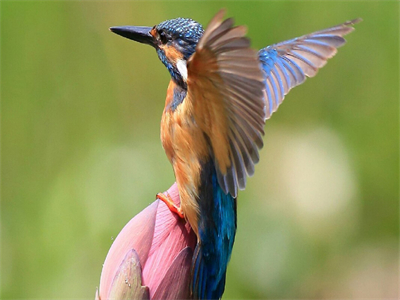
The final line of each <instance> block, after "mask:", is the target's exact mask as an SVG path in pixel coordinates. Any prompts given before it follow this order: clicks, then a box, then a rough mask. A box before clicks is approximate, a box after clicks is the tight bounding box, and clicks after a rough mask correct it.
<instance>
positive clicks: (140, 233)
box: [99, 201, 158, 300]
mask: <svg viewBox="0 0 400 300" xmlns="http://www.w3.org/2000/svg"><path fill="white" fill-rule="evenodd" d="M157 207H158V202H157V201H156V202H153V203H152V204H151V205H149V206H148V207H147V208H145V209H144V210H143V211H141V212H140V213H139V214H138V215H136V216H135V217H134V218H133V219H131V220H130V221H129V223H128V224H126V225H125V227H124V228H123V229H122V230H121V232H120V233H119V234H118V236H117V238H116V239H115V241H114V243H113V244H112V246H111V248H110V250H109V251H108V254H107V257H106V260H105V262H104V265H103V270H102V272H101V278H100V287H99V290H100V299H102V300H105V299H108V294H109V291H110V288H111V282H112V280H113V279H114V277H115V275H116V274H117V270H118V267H119V266H120V265H121V262H122V261H123V259H124V257H125V255H126V254H127V253H128V252H129V251H131V250H132V249H135V251H136V253H137V255H138V257H139V261H140V264H141V265H142V266H144V265H145V263H146V260H147V256H148V253H149V250H150V247H151V243H152V239H153V233H154V226H155V219H156V212H157Z"/></svg>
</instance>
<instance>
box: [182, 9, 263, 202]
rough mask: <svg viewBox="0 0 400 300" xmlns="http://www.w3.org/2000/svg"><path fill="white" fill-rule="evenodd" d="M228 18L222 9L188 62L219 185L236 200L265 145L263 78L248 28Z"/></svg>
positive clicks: (196, 109)
mask: <svg viewBox="0 0 400 300" xmlns="http://www.w3.org/2000/svg"><path fill="white" fill-rule="evenodd" d="M223 15H224V11H223V10H221V11H220V12H219V13H218V14H217V15H216V16H215V17H214V18H213V19H212V21H211V22H210V25H209V26H208V28H207V30H206V31H205V33H204V35H203V37H202V38H201V40H200V42H199V44H198V45H197V48H196V52H195V54H194V55H193V56H192V58H191V59H190V60H189V63H188V95H189V97H188V98H189V99H190V101H192V102H193V106H194V112H195V119H196V122H197V123H198V125H199V126H200V128H202V130H203V131H204V133H205V134H206V135H207V136H208V137H209V140H210V143H211V148H212V153H211V155H212V157H213V159H214V162H215V165H216V169H217V176H218V182H219V184H220V186H221V187H222V189H223V190H224V191H225V192H226V193H228V192H229V193H230V194H231V195H232V196H234V197H236V196H237V190H238V188H241V189H243V188H244V187H245V185H246V177H247V175H252V174H253V173H254V164H255V163H257V162H258V158H259V157H258V150H259V149H260V148H261V147H262V146H263V142H262V135H263V134H264V131H263V127H264V119H265V113H264V109H263V108H264V106H265V102H264V100H263V88H264V83H263V80H264V78H263V74H262V72H261V70H260V66H259V61H258V56H257V52H256V51H255V50H252V49H250V48H249V47H250V42H249V40H248V39H247V38H245V37H244V35H245V34H246V28H245V27H243V26H238V27H232V26H233V20H232V19H226V20H225V21H222V18H223Z"/></svg>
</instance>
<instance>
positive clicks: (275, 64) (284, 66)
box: [258, 19, 361, 119]
mask: <svg viewBox="0 0 400 300" xmlns="http://www.w3.org/2000/svg"><path fill="white" fill-rule="evenodd" d="M359 21H361V19H356V20H353V21H347V22H345V23H343V24H340V25H337V26H334V27H331V28H328V29H324V30H320V31H317V32H314V33H311V34H308V35H304V36H301V37H298V38H294V39H291V40H288V41H285V42H281V43H278V44H274V45H271V46H268V47H265V48H263V49H261V50H260V51H259V52H258V57H259V61H260V63H261V67H262V71H263V74H264V83H265V88H264V100H265V111H266V119H268V118H269V117H270V116H271V114H272V113H273V112H275V111H276V109H277V108H278V107H279V105H280V104H281V103H282V101H283V99H284V97H285V95H286V94H287V93H288V92H289V91H290V89H292V88H293V87H295V86H297V85H299V84H301V83H303V82H304V80H305V78H306V77H313V76H315V74H316V73H317V71H318V69H320V68H322V67H323V66H324V65H325V64H326V62H327V60H328V59H329V58H331V57H332V56H334V55H335V54H336V52H337V49H336V48H338V47H340V46H342V45H343V44H344V43H345V42H346V40H345V39H344V38H343V36H344V35H346V34H348V33H350V32H351V31H353V30H354V28H353V27H352V26H351V25H353V24H355V23H358V22H359Z"/></svg>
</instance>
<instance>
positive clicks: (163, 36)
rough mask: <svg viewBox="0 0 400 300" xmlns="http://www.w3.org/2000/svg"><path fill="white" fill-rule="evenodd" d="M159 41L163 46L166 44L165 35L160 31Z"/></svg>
mask: <svg viewBox="0 0 400 300" xmlns="http://www.w3.org/2000/svg"><path fill="white" fill-rule="evenodd" d="M160 40H161V42H162V43H163V44H166V43H167V42H168V39H167V35H166V34H165V32H164V31H161V32H160Z"/></svg>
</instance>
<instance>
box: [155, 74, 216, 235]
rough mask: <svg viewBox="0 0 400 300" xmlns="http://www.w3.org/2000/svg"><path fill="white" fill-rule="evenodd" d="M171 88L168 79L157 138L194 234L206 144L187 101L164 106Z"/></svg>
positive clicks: (206, 151) (168, 101)
mask: <svg viewBox="0 0 400 300" xmlns="http://www.w3.org/2000/svg"><path fill="white" fill-rule="evenodd" d="M174 88H175V83H174V82H173V81H172V80H171V82H170V85H169V87H168V92H167V100H166V103H165V107H166V109H165V110H164V113H163V117H162V120H161V142H162V145H163V147H164V150H165V152H166V154H167V156H168V159H169V160H170V162H171V164H172V166H173V169H174V172H175V177H176V182H177V184H178V189H179V195H180V198H181V208H182V210H183V213H184V214H185V217H186V218H187V220H188V222H189V223H190V225H191V226H192V228H193V230H194V231H195V232H196V234H197V221H198V213H199V207H198V200H199V199H198V187H199V185H200V172H201V163H202V162H205V161H206V160H207V159H208V157H209V145H208V142H207V140H206V138H205V136H204V134H203V131H202V130H201V129H200V128H199V126H198V125H197V124H196V122H195V118H194V114H193V107H192V106H191V103H192V102H191V101H187V99H185V100H184V101H183V102H182V103H181V104H180V105H179V106H177V107H176V108H175V109H174V110H171V109H169V108H168V107H170V104H171V101H173V95H174V92H173V91H174Z"/></svg>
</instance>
